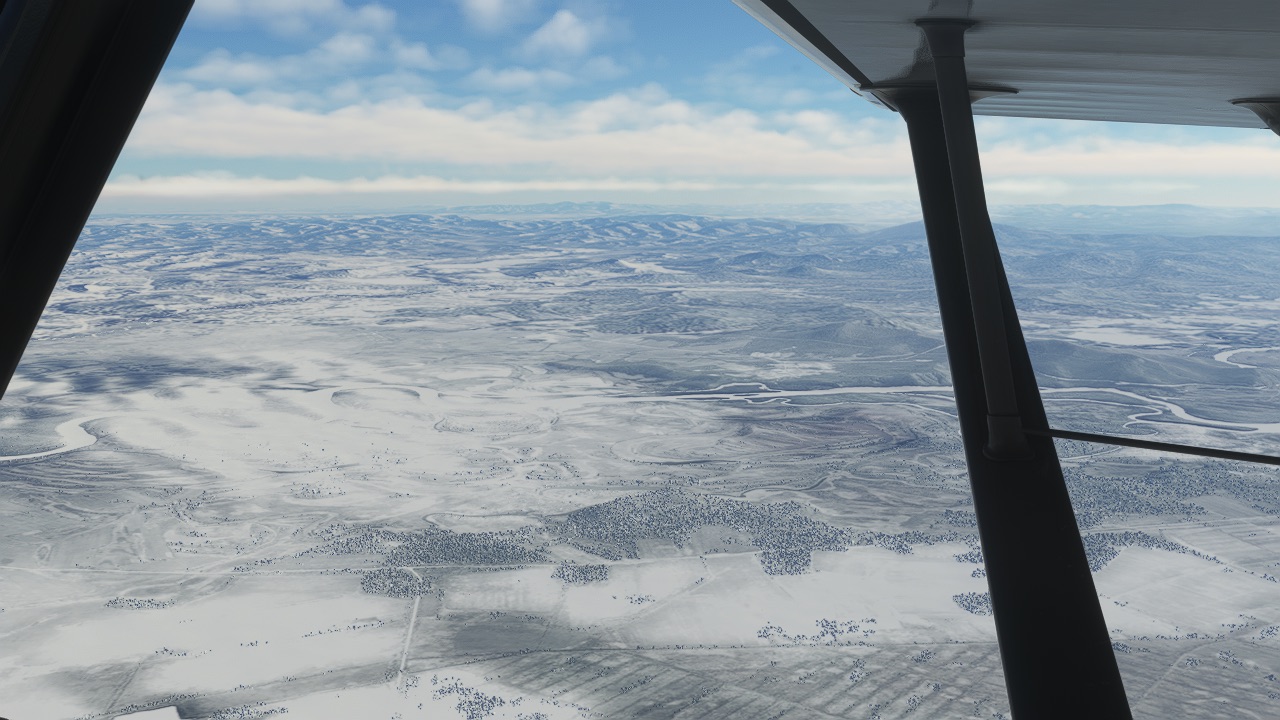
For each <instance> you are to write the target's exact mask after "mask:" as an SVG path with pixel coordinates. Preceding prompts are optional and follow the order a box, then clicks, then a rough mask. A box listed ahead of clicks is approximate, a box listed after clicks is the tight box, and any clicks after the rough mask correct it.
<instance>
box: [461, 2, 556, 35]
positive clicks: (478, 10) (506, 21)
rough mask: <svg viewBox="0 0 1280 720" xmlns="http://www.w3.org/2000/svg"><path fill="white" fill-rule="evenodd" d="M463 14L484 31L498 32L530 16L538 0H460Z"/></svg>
mask: <svg viewBox="0 0 1280 720" xmlns="http://www.w3.org/2000/svg"><path fill="white" fill-rule="evenodd" d="M458 2H459V5H460V6H461V7H462V14H463V15H464V16H465V17H466V18H467V21H468V22H470V23H471V24H472V25H473V26H474V27H476V28H478V29H480V30H483V31H484V32H498V31H500V30H505V29H507V28H509V27H511V26H512V25H516V24H518V23H520V22H521V21H523V20H525V19H526V18H528V17H529V15H530V14H531V13H532V12H533V10H534V9H535V8H536V7H537V4H538V0H458Z"/></svg>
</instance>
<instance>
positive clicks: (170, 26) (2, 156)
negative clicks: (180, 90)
mask: <svg viewBox="0 0 1280 720" xmlns="http://www.w3.org/2000/svg"><path fill="white" fill-rule="evenodd" d="M191 4H192V0H3V1H0V395H3V393H4V390H5V388H6V387H7V386H8V384H9V380H10V379H11V378H12V377H13V372H14V369H15V368H17V365H18V361H19V359H20V358H21V357H22V352H23V350H24V349H25V348H26V346H27V341H28V340H30V339H31V333H32V332H33V331H34V330H35V327H36V323H37V322H38V321H39V320H40V314H41V312H43V310H44V306H45V304H46V303H47V302H48V301H49V294H50V293H51V292H52V291H53V287H54V285H55V284H56V283H57V281H58V275H59V274H61V272H62V267H63V265H65V264H66V262H67V257H68V256H69V255H70V254H71V248H72V247H73V246H74V245H75V242H76V238H78V237H79V236H80V232H81V230H83V229H84V223H85V220H87V219H88V217H89V212H90V211H91V210H92V209H93V205H94V203H95V202H96V201H97V199H98V194H99V193H100V192H102V186H103V185H104V184H106V181H107V176H108V175H109V174H110V172H111V167H112V165H114V164H115V161H116V157H117V156H118V155H119V154H120V149H121V148H122V147H123V146H124V141H125V138H126V137H128V135H129V130H130V129H131V128H132V127H133V123H134V120H136V119H137V117H138V113H139V112H140V111H141V110H142V104H143V102H145V101H146V99H147V94H148V93H149V92H150V91H151V86H152V84H153V83H154V82H155V79H156V76H157V75H158V74H159V72H160V66H161V65H163V64H164V60H165V58H166V57H167V56H168V55H169V48H170V47H172V45H173V41H174V39H175V38H176V37H177V35H178V31H179V30H180V29H181V28H182V23H183V21H184V20H185V19H186V16H187V12H188V11H189V10H190V9H191Z"/></svg>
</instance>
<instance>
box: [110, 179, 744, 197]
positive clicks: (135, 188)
mask: <svg viewBox="0 0 1280 720" xmlns="http://www.w3.org/2000/svg"><path fill="white" fill-rule="evenodd" d="M729 187H733V186H732V185H730V186H729ZM714 189H724V186H722V185H720V184H717V183H708V182H690V181H655V180H623V179H618V178H604V179H601V178H585V179H569V180H454V179H447V178H442V177H438V176H434V175H414V176H401V175H384V176H381V177H376V178H363V177H361V178H350V179H345V180H331V179H324V178H315V177H308V176H305V175H304V176H299V177H295V178H285V179H280V178H264V177H260V176H259V177H241V176H236V175H233V174H231V173H227V172H211V173H197V174H190V175H177V176H154V177H147V178H141V177H138V176H136V175H124V176H120V177H116V178H113V179H112V180H111V182H110V183H108V184H107V186H106V188H105V189H104V190H103V193H102V195H103V197H104V198H107V199H118V198H130V197H150V198H210V197H260V196H264V195H345V194H349V193H358V194H387V193H440V192H449V193H466V194H473V195H494V194H502V193H511V192H572V191H580V190H615V191H629V192H658V191H671V190H673V191H706V190H714Z"/></svg>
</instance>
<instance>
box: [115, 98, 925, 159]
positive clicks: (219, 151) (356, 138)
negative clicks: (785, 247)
mask: <svg viewBox="0 0 1280 720" xmlns="http://www.w3.org/2000/svg"><path fill="white" fill-rule="evenodd" d="M513 82H514V81H513ZM846 135H847V138H846V139H845V140H840V137H839V136H838V135H837V134H833V137H834V138H836V140H835V141H833V142H819V141H818V139H816V138H815V137H814V136H813V131H812V130H805V132H803V133H802V132H799V131H798V130H797V128H796V127H794V126H793V127H785V126H784V127H771V126H769V124H768V122H767V121H766V119H765V118H762V117H760V116H758V115H755V114H754V113H750V112H747V111H742V110H735V111H730V112H710V111H706V110H702V109H699V108H696V107H695V106H692V105H690V104H688V103H685V102H682V101H679V100H673V99H670V98H666V97H665V96H664V95H663V94H662V93H661V91H660V90H659V89H657V88H648V89H644V90H640V91H637V92H635V93H632V94H617V95H613V96H610V97H607V98H603V99H601V100H597V101H592V102H587V103H580V104H576V105H573V106H570V107H567V108H552V107H547V106H542V105H528V106H519V107H516V108H513V109H509V110H497V109H494V108H493V107H492V106H491V105H490V104H489V103H484V102H481V103H474V104H472V105H468V106H465V107H462V108H456V109H450V108H441V107H432V106H429V105H426V104H424V103H422V102H421V101H418V100H415V99H406V98H400V99H396V100H387V101H383V102H377V103H370V102H362V103H359V104H353V105H349V106H347V107H342V108H339V109H336V110H330V111H316V110H304V109H299V108H290V107H282V106H279V105H276V104H269V103H265V102H253V101H251V100H248V99H245V98H243V97H238V96H236V95H234V94H232V93H230V92H226V91H220V90H214V91H197V90H195V89H194V88H192V87H190V86H174V85H168V84H161V85H158V86H157V87H156V89H155V91H154V92H153V93H152V96H151V99H150V101H149V102H148V104H147V107H146V109H145V110H144V112H143V115H142V117H141V118H140V119H139V121H138V126H137V129H136V130H135V132H134V133H133V138H132V140H131V142H130V151H131V152H133V153H139V154H144V155H148V156H164V155H180V156H188V157H192V156H194V157H223V158H278V159H285V158H295V159H304V158H305V159H314V160H339V161H370V160H377V161H396V162H417V163H440V164H447V165H453V166H458V167H475V168H485V167H488V168H496V169H501V170H502V171H503V172H504V173H508V171H509V170H510V169H512V168H516V167H518V166H524V167H526V168H528V167H539V168H544V169H545V171H546V172H549V173H551V175H548V177H559V176H569V175H579V176H600V177H610V176H619V177H646V178H652V177H679V178H688V179H695V178H706V177H746V176H754V177H769V176H783V177H786V176H789V177H827V178H830V177H839V176H842V175H848V176H868V175H877V174H878V175H898V174H901V173H902V172H903V171H904V169H909V168H910V160H909V157H908V156H907V154H906V140H905V137H904V136H903V135H902V134H899V135H898V136H895V137H892V138H890V139H889V141H888V142H880V143H875V144H869V145H868V146H867V147H858V146H856V145H850V144H843V145H842V144H840V142H852V141H853V139H856V137H858V135H857V133H846Z"/></svg>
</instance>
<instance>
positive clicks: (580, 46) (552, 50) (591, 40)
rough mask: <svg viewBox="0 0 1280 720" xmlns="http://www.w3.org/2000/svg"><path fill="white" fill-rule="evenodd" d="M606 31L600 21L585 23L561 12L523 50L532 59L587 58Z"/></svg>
mask: <svg viewBox="0 0 1280 720" xmlns="http://www.w3.org/2000/svg"><path fill="white" fill-rule="evenodd" d="M605 31H606V28H605V24H604V23H603V22H602V21H600V20H583V19H582V18H580V17H578V16H577V15H575V14H573V13H572V12H570V11H568V10H560V11H558V12H557V13H556V14H555V15H553V16H551V19H550V20H548V21H547V22H546V24H544V25H543V26H542V27H540V28H538V29H537V30H534V31H533V34H532V35H530V36H529V37H528V38H526V39H525V41H524V43H523V44H522V45H521V46H520V47H521V50H522V51H523V52H524V53H525V55H527V56H529V57H550V58H558V57H578V56H581V55H585V54H586V53H587V51H589V50H590V49H591V46H592V45H593V44H595V42H596V41H597V40H599V39H600V38H602V37H603V36H604V34H605Z"/></svg>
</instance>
